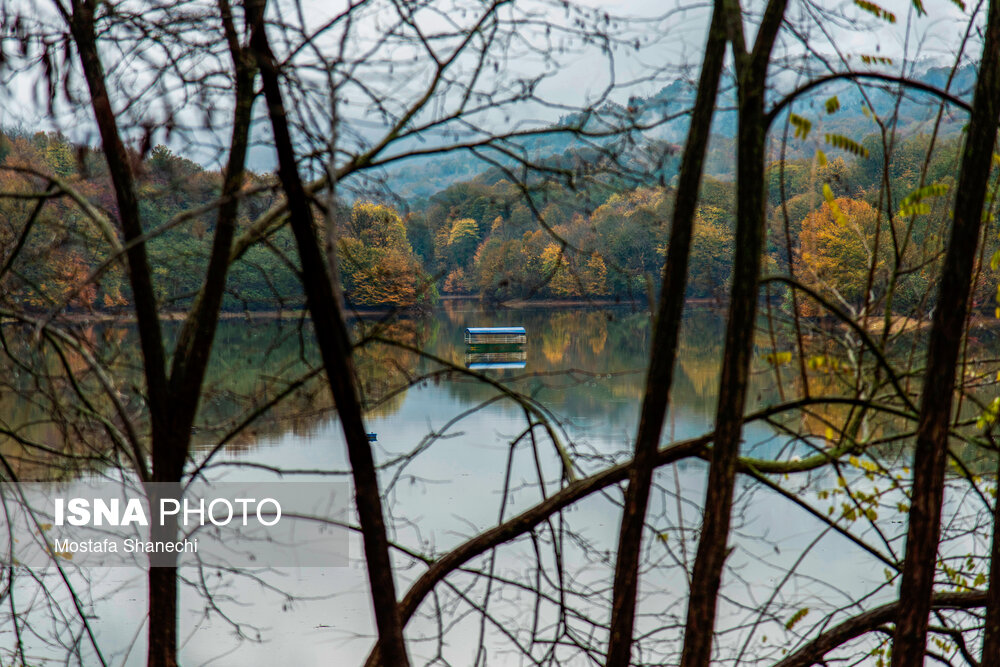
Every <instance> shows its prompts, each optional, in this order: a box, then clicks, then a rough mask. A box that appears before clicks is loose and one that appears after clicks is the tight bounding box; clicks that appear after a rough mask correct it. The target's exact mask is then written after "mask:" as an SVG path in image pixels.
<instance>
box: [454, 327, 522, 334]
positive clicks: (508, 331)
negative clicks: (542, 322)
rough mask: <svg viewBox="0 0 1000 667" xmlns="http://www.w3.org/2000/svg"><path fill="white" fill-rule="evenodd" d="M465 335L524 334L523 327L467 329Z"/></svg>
mask: <svg viewBox="0 0 1000 667" xmlns="http://www.w3.org/2000/svg"><path fill="white" fill-rule="evenodd" d="M465 333H467V334H524V333H526V332H525V330H524V327H467V328H466V329H465Z"/></svg>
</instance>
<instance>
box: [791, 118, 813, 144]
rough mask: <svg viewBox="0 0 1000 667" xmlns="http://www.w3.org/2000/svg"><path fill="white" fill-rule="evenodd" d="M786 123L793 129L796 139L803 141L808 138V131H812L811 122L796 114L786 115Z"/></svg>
mask: <svg viewBox="0 0 1000 667" xmlns="http://www.w3.org/2000/svg"><path fill="white" fill-rule="evenodd" d="M788 122H789V123H791V124H792V125H793V126H794V127H795V138H796V139H805V138H806V137H808V136H809V131H810V130H812V121H811V120H809V119H808V118H803V117H802V116H800V115H798V114H794V113H791V114H788Z"/></svg>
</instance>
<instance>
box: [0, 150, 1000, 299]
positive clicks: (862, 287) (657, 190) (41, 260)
mask: <svg viewBox="0 0 1000 667" xmlns="http://www.w3.org/2000/svg"><path fill="white" fill-rule="evenodd" d="M929 143H930V139H929V137H927V136H925V135H914V136H911V137H907V138H903V139H899V140H897V141H896V142H895V145H894V146H893V149H892V152H891V154H890V155H888V156H886V155H885V151H884V150H883V144H882V141H881V140H880V139H877V138H876V137H874V136H872V137H868V138H867V139H865V140H864V141H863V142H860V143H858V144H853V143H851V144H848V145H842V146H841V147H840V148H841V149H842V150H838V151H836V153H837V155H838V156H837V157H832V158H831V157H827V156H826V155H825V154H824V153H823V152H822V151H820V150H817V151H816V152H815V156H814V157H811V158H808V159H806V158H799V159H789V160H784V161H781V160H775V161H773V162H772V163H771V164H770V166H769V167H768V169H767V174H766V177H767V181H768V188H769V190H768V192H769V197H768V216H769V245H768V271H769V272H771V273H789V272H791V273H793V274H794V275H795V276H796V278H797V279H799V280H800V281H802V282H803V283H805V284H807V285H808V286H810V287H812V288H813V289H815V290H816V291H818V292H819V293H820V294H822V295H823V296H825V297H826V298H827V299H828V300H830V301H831V302H832V303H834V304H836V305H837V306H839V307H842V308H845V309H848V310H850V309H852V308H855V307H857V306H858V305H860V304H861V303H862V302H864V301H865V300H866V298H867V300H868V301H869V302H876V303H877V302H879V301H880V300H883V301H884V300H887V299H891V300H892V303H891V306H892V307H893V308H894V309H895V308H911V309H912V308H916V307H930V305H932V304H930V303H929V302H928V300H929V298H930V297H929V296H928V295H929V293H930V289H929V288H930V284H929V281H930V280H931V276H933V275H935V272H936V265H937V260H938V257H939V255H940V252H941V249H942V230H943V229H944V225H945V224H946V222H947V211H948V210H949V207H948V205H949V203H950V201H951V197H952V194H953V193H952V190H951V188H952V186H953V184H954V173H955V165H956V164H957V158H958V148H959V138H957V137H952V138H948V139H944V140H942V139H938V140H937V142H936V145H935V146H934V149H933V150H929V148H930V146H929ZM718 145H719V146H722V147H724V146H726V145H727V143H726V142H720V143H719V144H718ZM719 150H724V148H723V149H716V151H715V152H718V151H719ZM99 157H100V156H98V155H96V154H94V153H92V152H88V151H85V150H81V149H79V148H78V147H74V146H73V145H71V144H70V143H69V142H68V141H66V139H65V138H63V137H61V136H60V135H57V134H43V133H37V134H34V135H30V136H29V135H24V134H21V135H18V134H10V133H8V134H4V135H2V136H0V160H2V166H3V167H4V169H3V171H2V172H0V190H3V191H4V192H5V193H7V194H12V193H13V194H16V193H17V192H30V191H35V190H37V188H38V185H39V183H40V182H42V181H43V178H42V177H43V176H44V175H47V174H50V175H54V176H56V177H57V178H58V179H60V182H62V183H64V184H65V186H66V190H71V191H72V193H74V194H73V196H70V194H69V193H68V192H67V191H64V190H63V189H61V188H59V187H56V186H53V189H52V190H51V191H50V194H51V195H52V198H51V201H48V202H47V204H46V205H45V206H44V207H41V212H40V213H37V212H35V209H36V207H38V201H39V200H37V199H33V198H29V197H25V198H18V197H16V196H14V197H3V198H0V246H2V247H3V248H4V256H5V257H6V256H9V255H11V254H12V253H13V252H14V249H15V248H16V249H17V251H16V254H18V255H19V257H20V260H19V261H18V262H16V263H14V264H13V267H12V270H10V271H7V272H6V273H5V274H4V275H3V277H2V278H0V280H2V283H0V284H2V287H3V288H4V290H5V291H6V292H7V293H8V294H12V295H14V296H15V298H17V299H19V300H20V301H21V302H22V303H24V304H26V305H29V306H31V307H35V308H38V309H42V310H44V309H50V308H56V307H69V308H75V309H114V308H117V307H121V306H125V305H127V304H128V301H129V294H128V289H127V283H126V281H125V278H124V274H123V273H122V270H121V267H120V264H119V263H118V262H117V261H114V260H115V258H113V257H111V256H110V255H109V251H108V250H107V248H108V247H109V244H108V243H103V242H101V241H102V239H101V234H102V231H101V227H100V225H96V224H95V223H94V220H93V219H92V218H93V216H94V215H95V214H99V213H100V212H101V211H107V212H110V213H113V212H114V206H115V203H114V202H115V199H114V196H113V192H112V189H111V186H110V181H109V179H108V178H107V175H106V173H105V172H104V166H103V165H104V161H103V160H102V159H99ZM577 159H579V156H577ZM714 159H719V156H718V155H716V156H714ZM135 160H136V164H137V165H138V169H137V170H138V172H139V174H140V177H141V184H142V186H141V190H140V196H141V200H142V204H141V206H142V208H143V215H144V216H145V219H146V220H149V221H150V222H151V223H153V224H151V225H150V227H149V230H154V231H153V234H152V235H151V236H152V238H150V239H149V241H148V246H149V254H150V260H151V262H152V264H153V269H154V273H155V274H156V275H158V276H160V277H161V278H162V279H161V280H159V281H158V285H159V287H160V289H161V294H160V295H159V296H160V298H161V300H162V301H163V302H165V303H168V304H174V305H176V307H177V308H178V309H183V308H185V307H187V306H188V305H189V303H190V299H191V298H192V295H193V294H195V293H196V291H197V289H198V288H199V285H198V284H196V282H195V281H196V278H195V277H196V276H199V275H203V269H204V265H205V263H206V262H207V258H208V253H209V243H210V239H211V236H212V235H211V231H212V225H213V221H214V211H213V210H212V209H211V208H210V207H207V205H208V204H210V203H211V202H212V201H213V200H214V199H215V198H216V197H217V196H218V194H219V192H220V187H221V185H220V184H221V177H220V174H219V173H218V172H214V171H209V170H205V169H203V168H202V167H200V166H199V165H197V164H195V163H194V162H191V161H190V160H187V159H185V158H183V157H181V156H178V155H174V154H173V153H171V152H170V151H169V150H168V149H167V148H165V147H162V146H157V147H155V148H153V149H152V150H151V151H150V152H149V154H148V155H147V156H145V157H141V156H138V155H136V156H135ZM883 167H887V171H886V172H885V173H886V176H883ZM586 183H587V184H586V185H585V186H582V187H576V188H573V189H570V188H568V187H566V186H564V185H562V184H561V183H558V182H554V181H546V180H543V179H540V178H538V179H536V180H535V181H534V182H529V183H527V184H525V183H516V182H513V181H512V180H511V179H510V178H508V177H507V174H505V173H504V172H501V171H499V170H493V171H490V172H487V173H485V174H483V175H481V176H479V177H477V178H476V179H473V180H471V181H467V182H462V183H457V184H454V185H452V186H450V187H448V188H446V189H445V190H443V191H441V192H439V193H437V194H435V195H433V196H431V197H430V198H428V199H425V200H420V201H418V202H415V203H414V204H413V205H412V207H411V210H409V211H408V212H404V213H401V212H400V211H399V210H398V209H397V208H394V207H392V206H389V205H386V204H383V203H373V202H370V201H359V202H356V203H354V204H353V205H352V206H349V207H348V206H344V207H342V208H341V209H340V210H338V211H336V212H335V214H334V216H332V217H333V218H334V219H336V220H337V221H338V223H337V230H336V237H337V247H338V257H337V259H338V264H339V270H340V273H341V281H342V284H343V287H344V295H345V298H346V300H347V301H348V303H350V304H351V305H354V306H358V307H384V306H401V307H410V306H414V305H426V304H430V303H433V302H434V301H435V299H436V298H437V296H438V294H440V293H444V294H457V295H469V296H478V297H481V298H482V299H484V300H487V301H493V302H501V301H505V300H510V299H532V298H549V299H553V298H554V299H581V300H584V299H601V300H603V299H634V298H645V297H646V296H647V295H648V294H649V293H650V291H651V290H652V288H651V287H650V286H651V285H654V284H656V283H657V282H658V280H657V277H658V276H659V273H660V271H661V268H662V264H663V261H664V257H665V255H666V249H667V239H668V237H669V231H670V230H669V223H668V221H669V220H670V218H671V207H672V202H673V198H674V191H673V189H672V188H671V187H670V186H660V185H650V184H644V185H641V186H639V187H634V184H630V183H627V182H625V181H624V180H620V181H616V180H615V179H614V177H613V175H611V176H609V177H606V178H592V179H589V180H587V181H586ZM274 192H275V190H274V183H273V179H272V177H271V176H268V175H259V174H250V175H248V176H247V179H246V184H245V187H244V194H243V198H242V199H243V201H242V204H241V216H240V225H243V226H245V225H248V224H249V221H250V220H253V219H255V218H257V217H258V216H259V215H260V214H261V213H263V212H264V211H266V210H267V209H268V208H269V207H271V206H272V205H274V204H275V203H276V201H277V200H276V195H275V194H274ZM74 196H75V197H79V198H83V199H85V201H86V202H87V204H88V206H84V207H82V206H80V205H79V203H78V202H75V201H73V198H74ZM699 202H700V203H699V207H698V212H697V221H696V224H695V235H694V239H693V246H692V252H691V261H690V275H689V281H688V288H687V296H688V297H691V298H721V297H722V296H723V295H725V294H726V293H727V292H728V283H729V279H730V264H731V258H732V255H733V220H734V219H735V197H734V188H733V184H732V183H730V182H727V181H723V180H716V179H712V178H706V179H705V180H704V182H703V185H702V192H701V196H700V200H699ZM88 207H89V208H91V209H93V210H92V211H90V212H88ZM199 207H203V208H202V209H199ZM191 209H195V210H201V211H202V213H200V214H198V215H195V216H191V215H190V214H188V213H185V212H187V211H190V210H191ZM34 217H37V219H34ZM26 219H33V223H32V224H31V225H29V226H26V227H24V228H23V229H24V232H23V233H20V234H18V235H15V234H14V230H15V229H22V227H21V226H20V225H21V223H20V221H23V220H26ZM325 220H326V217H325V216H323V215H321V214H320V213H319V211H318V210H317V214H316V224H317V226H319V227H325V225H326V222H325ZM15 221H18V222H17V224H15ZM149 230H147V231H149ZM321 231H322V233H323V234H326V231H325V229H323V230H321ZM994 236H995V234H994V235H993V236H991V238H990V239H988V242H987V244H986V248H987V250H986V255H985V256H984V258H970V261H979V260H981V259H982V260H984V261H982V262H980V264H981V265H982V266H985V265H986V264H987V263H988V260H989V259H990V258H991V257H992V255H993V253H994V252H995V251H996V249H997V244H996V242H995V238H993V237H994ZM25 260H27V261H25ZM298 271H299V269H298V260H297V258H296V253H295V252H294V241H293V239H292V237H291V235H290V233H289V232H288V230H287V229H280V230H279V231H277V232H275V233H274V234H273V235H271V236H270V237H269V238H267V239H266V240H265V241H264V242H263V243H261V244H257V245H255V246H253V247H251V248H250V249H249V250H248V251H247V252H246V253H245V254H244V255H243V257H242V258H241V259H240V261H239V262H237V263H236V264H235V265H234V266H233V268H232V271H231V272H230V276H229V281H228V284H227V296H226V302H225V308H227V309H229V310H234V309H267V308H274V307H297V306H299V305H301V304H302V302H303V297H302V290H301V282H300V278H299V275H298ZM987 274H988V272H983V273H982V275H981V276H980V279H979V281H978V282H977V289H976V293H975V300H976V301H977V303H980V304H983V305H990V306H991V307H992V304H994V300H993V292H994V288H992V287H991V285H992V284H995V281H992V280H990V279H989V276H988V275H987ZM885 305H887V306H888V305H890V304H885ZM809 307H810V308H812V309H813V310H815V308H816V306H815V305H813V306H809Z"/></svg>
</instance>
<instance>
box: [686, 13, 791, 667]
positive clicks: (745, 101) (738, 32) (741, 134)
mask: <svg viewBox="0 0 1000 667" xmlns="http://www.w3.org/2000/svg"><path fill="white" fill-rule="evenodd" d="M785 5H786V0H771V2H769V3H768V6H767V9H766V11H765V13H764V16H763V19H762V21H761V25H760V28H759V30H758V32H757V39H756V41H755V44H754V48H753V52H752V53H747V52H746V51H745V50H744V46H743V43H744V40H743V37H742V25H737V22H738V21H742V17H741V15H740V13H739V11H738V7H730V6H727V7H726V20H727V25H729V39H730V40H731V44H732V47H733V56H734V60H735V62H736V66H737V77H738V86H739V88H738V91H739V124H738V137H737V155H736V160H737V166H736V179H737V180H736V188H737V189H736V252H735V257H734V260H733V274H732V289H731V295H730V301H729V314H728V319H727V322H726V342H725V351H724V353H723V359H722V371H721V376H720V381H719V399H718V404H717V408H716V417H715V445H714V446H713V448H712V461H711V464H710V466H709V473H708V488H707V490H706V493H705V503H704V515H703V519H702V529H701V535H700V537H699V540H698V552H697V555H696V556H695V563H694V569H693V571H692V574H691V590H690V593H689V595H688V613H687V622H686V626H685V632H684V649H683V652H682V654H681V665H682V667H707V665H708V664H709V662H710V661H711V657H712V639H713V637H714V632H713V630H714V626H715V613H716V603H717V599H718V593H719V586H720V583H721V580H722V569H723V565H724V564H725V560H726V557H727V556H728V554H729V547H728V541H729V524H730V519H731V513H732V504H733V488H734V485H735V480H736V469H737V460H738V458H739V448H740V438H741V436H742V431H743V408H744V406H745V404H746V395H747V389H748V386H749V375H750V360H751V357H752V356H753V331H754V327H755V325H756V321H757V300H758V299H757V297H758V280H759V277H760V267H761V258H762V254H763V250H764V237H765V210H764V204H765V201H766V197H765V183H764V159H765V142H766V140H767V123H766V122H765V114H764V92H765V86H766V83H767V65H768V60H769V58H770V54H771V49H772V47H773V45H774V39H775V37H776V35H777V32H778V28H779V27H780V26H781V21H782V18H783V16H784V12H785Z"/></svg>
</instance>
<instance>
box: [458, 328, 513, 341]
mask: <svg viewBox="0 0 1000 667" xmlns="http://www.w3.org/2000/svg"><path fill="white" fill-rule="evenodd" d="M527 342H528V333H527V332H526V331H525V330H524V327H468V328H467V329H466V330H465V344H466V345H511V344H515V345H524V344H525V343H527Z"/></svg>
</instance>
